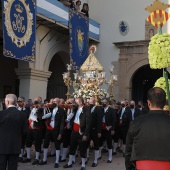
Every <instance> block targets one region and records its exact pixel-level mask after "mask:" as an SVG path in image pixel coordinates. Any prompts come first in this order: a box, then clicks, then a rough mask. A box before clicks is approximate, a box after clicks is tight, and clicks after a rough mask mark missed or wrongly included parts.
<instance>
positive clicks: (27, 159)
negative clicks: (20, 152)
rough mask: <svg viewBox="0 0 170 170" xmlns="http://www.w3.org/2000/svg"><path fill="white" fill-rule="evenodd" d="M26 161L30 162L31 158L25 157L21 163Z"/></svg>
mask: <svg viewBox="0 0 170 170" xmlns="http://www.w3.org/2000/svg"><path fill="white" fill-rule="evenodd" d="M28 162H31V159H29V158H26V159H24V160H23V161H22V163H28Z"/></svg>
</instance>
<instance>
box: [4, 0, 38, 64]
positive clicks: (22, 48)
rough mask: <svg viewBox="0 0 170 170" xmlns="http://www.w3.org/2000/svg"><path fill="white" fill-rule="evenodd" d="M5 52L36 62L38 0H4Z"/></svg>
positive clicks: (11, 55) (16, 57) (10, 55)
mask: <svg viewBox="0 0 170 170" xmlns="http://www.w3.org/2000/svg"><path fill="white" fill-rule="evenodd" d="M2 11H3V16H2V24H3V38H4V39H3V54H4V56H6V57H11V58H15V59H19V60H24V61H28V62H35V50H36V47H35V43H36V42H35V40H36V39H35V38H36V0H2Z"/></svg>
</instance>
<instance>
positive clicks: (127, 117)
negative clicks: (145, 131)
mask: <svg viewBox="0 0 170 170" xmlns="http://www.w3.org/2000/svg"><path fill="white" fill-rule="evenodd" d="M121 113H122V108H121V109H120V110H119V111H118V113H117V114H118V116H117V118H118V120H117V121H118V122H119V121H120V117H121ZM131 120H132V112H131V110H130V109H129V108H125V111H124V114H123V116H122V123H121V125H119V127H127V128H128V127H129V125H130V122H131Z"/></svg>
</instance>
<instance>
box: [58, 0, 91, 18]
mask: <svg viewBox="0 0 170 170" xmlns="http://www.w3.org/2000/svg"><path fill="white" fill-rule="evenodd" d="M58 1H63V0H58ZM65 1H66V2H68V3H69V7H70V8H71V9H73V10H75V11H78V12H81V13H83V14H84V15H85V16H86V17H89V6H88V3H83V7H82V9H80V7H81V1H80V0H77V1H76V2H75V0H64V2H65Z"/></svg>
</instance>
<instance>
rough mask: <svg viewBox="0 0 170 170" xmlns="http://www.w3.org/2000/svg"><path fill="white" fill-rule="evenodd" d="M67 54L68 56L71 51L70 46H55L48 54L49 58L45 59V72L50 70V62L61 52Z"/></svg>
mask: <svg viewBox="0 0 170 170" xmlns="http://www.w3.org/2000/svg"><path fill="white" fill-rule="evenodd" d="M61 51H62V52H65V53H66V54H68V55H69V49H68V46H66V45H64V44H61V45H58V44H55V45H54V46H53V47H52V48H51V49H50V50H49V52H48V53H47V56H46V57H45V60H44V64H43V70H44V71H48V69H49V65H50V62H51V60H52V58H53V57H54V56H55V54H57V53H59V52H61Z"/></svg>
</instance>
